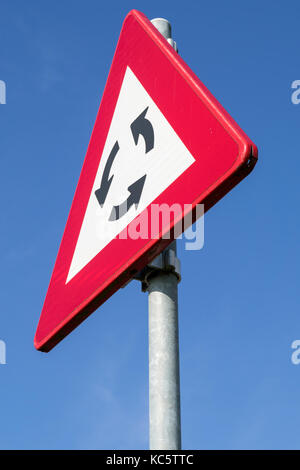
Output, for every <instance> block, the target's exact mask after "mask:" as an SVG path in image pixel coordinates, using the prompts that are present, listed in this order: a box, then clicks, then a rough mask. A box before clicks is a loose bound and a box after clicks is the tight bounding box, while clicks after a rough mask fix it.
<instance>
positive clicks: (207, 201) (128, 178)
mask: <svg viewBox="0 0 300 470" xmlns="http://www.w3.org/2000/svg"><path fill="white" fill-rule="evenodd" d="M256 161H257V149H256V146H255V145H254V144H253V142H252V141H251V140H250V139H249V137H247V135H246V134H245V133H244V132H243V131H242V130H241V129H240V127H239V126H238V125H237V124H236V122H235V121H234V120H233V119H232V118H231V116H230V115H229V114H228V113H227V112H226V111H225V110H224V108H223V107H222V106H221V105H220V103H219V102H218V101H217V100H216V99H215V98H214V97H213V96H212V94H211V93H210V92H209V91H208V89H207V88H206V87H205V86H204V85H203V83H202V82H201V81H200V80H199V79H198V78H197V76H196V75H195V74H194V73H193V72H192V70H191V69H190V68H189V67H188V65H187V64H186V63H185V62H184V61H183V60H182V58H181V57H180V56H179V55H178V54H177V46H176V43H175V41H174V40H173V39H172V37H171V26H170V24H169V22H168V21H167V20H164V19H162V18H158V19H154V20H152V23H151V22H150V21H149V20H148V19H147V18H146V17H145V15H143V14H142V13H140V12H138V11H136V10H132V11H131V12H129V14H128V15H127V17H126V18H125V21H124V23H123V26H122V30H121V34H120V38H119V41H118V45H117V48H116V51H115V55H114V59H113V62H112V65H111V69H110V72H109V76H108V79H107V83H106V86H105V89H104V93H103V97H102V100H101V104H100V107H99V112H98V115H97V118H96V122H95V125H94V129H93V132H92V136H91V139H90V143H89V146H88V150H87V153H86V157H85V160H84V163H83V167H82V171H81V174H80V178H79V181H78V185H77V188H76V192H75V196H74V199H73V203H72V207H71V210H70V214H69V217H68V220H67V224H66V227H65V231H64V234H63V237H62V241H61V245H60V248H59V251H58V255H57V259H56V262H55V266H54V269H53V273H52V276H51V280H50V284H49V287H48V291H47V295H46V298H45V302H44V305H43V309H42V313H41V316H40V321H39V324H38V327H37V331H36V334H35V339H34V344H35V347H36V348H37V349H38V350H40V351H44V352H48V351H50V350H51V349H52V348H53V347H55V346H56V344H57V343H59V342H60V341H61V340H62V339H63V338H64V337H66V336H67V335H68V334H69V333H70V332H71V331H72V330H73V329H74V328H76V327H77V326H78V325H79V324H80V323H81V322H82V321H84V320H85V319H86V318H87V317H88V316H89V315H90V314H91V313H92V312H94V311H95V310H96V309H97V308H98V307H99V306H100V305H101V304H103V303H104V302H105V301H106V300H107V299H108V298H109V297H110V296H111V295H113V294H114V293H115V292H116V291H117V290H118V289H120V288H121V287H124V286H125V285H126V284H127V283H128V282H129V281H130V280H132V279H138V280H140V281H141V282H142V289H143V291H144V292H148V294H149V296H148V302H149V416H150V448H151V449H166V450H172V449H174V450H177V449H180V448H181V426H180V383H179V342H178V292H177V285H178V282H179V281H180V263H179V260H178V258H177V254H176V241H174V239H175V238H176V236H178V235H180V234H181V233H182V232H183V231H185V230H186V229H187V228H188V226H190V225H191V224H192V223H193V222H195V221H196V220H197V218H198V217H200V216H201V215H202V212H198V211H197V208H198V207H199V204H201V205H204V210H205V211H207V210H209V209H210V208H211V207H212V206H213V205H214V204H215V203H216V202H217V201H218V200H220V199H221V198H222V197H223V196H224V195H225V194H226V193H227V192H228V191H230V190H231V189H232V188H233V187H234V186H235V185H236V184H238V183H239V182H240V181H241V180H242V179H243V178H244V177H246V176H247V175H248V174H249V173H250V172H251V170H252V169H253V168H254V165H255V163H256ZM174 205H175V206H176V208H177V211H173V212H172V211H171V208H172V207H174ZM157 207H158V208H166V207H167V208H169V209H170V213H169V218H168V220H167V221H166V220H164V218H162V220H161V219H160V218H159V217H158V218H157V214H156V212H155V210H153V209H156V208H157ZM155 214H156V215H155ZM143 224H144V225H143ZM141 225H143V226H144V228H145V227H146V231H147V236H137V226H141ZM149 230H150V231H149ZM132 234H134V236H131V235H132ZM143 235H145V234H143Z"/></svg>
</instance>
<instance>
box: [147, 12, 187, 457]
mask: <svg viewBox="0 0 300 470" xmlns="http://www.w3.org/2000/svg"><path fill="white" fill-rule="evenodd" d="M151 23H152V24H153V25H154V26H155V27H156V28H157V29H158V31H159V32H160V33H161V34H162V35H163V36H164V37H165V38H166V39H167V41H168V42H169V43H170V44H171V46H172V47H173V48H174V49H175V51H177V46H176V43H175V42H174V41H173V39H172V35H171V25H170V23H169V22H168V21H167V20H165V19H163V18H156V19H153V20H152V21H151ZM176 252H177V250H176V240H175V241H174V242H173V243H172V244H171V246H170V247H169V248H167V249H166V250H165V251H164V252H163V253H162V254H161V255H160V257H159V258H158V260H157V264H158V266H156V268H154V270H153V272H151V271H152V270H151V265H150V266H149V269H150V274H149V273H148V279H147V284H148V286H147V291H148V292H149V299H148V303H149V306H148V309H149V431H150V432H149V436H150V449H174V450H176V449H181V422H180V375H179V337H178V287H177V284H178V282H179V280H180V263H179V260H178V259H177V256H176V254H177V253H176ZM152 266H153V265H152Z"/></svg>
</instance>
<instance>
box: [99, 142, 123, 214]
mask: <svg viewBox="0 0 300 470" xmlns="http://www.w3.org/2000/svg"><path fill="white" fill-rule="evenodd" d="M119 149H120V147H119V143H118V141H116V143H115V145H114V146H113V148H112V149H111V152H110V154H109V157H108V159H107V162H106V165H105V168H104V171H103V175H102V179H101V185H100V188H99V189H97V190H96V191H95V196H96V198H97V200H98V202H99V204H100V206H103V204H104V203H105V199H106V196H107V193H108V191H109V188H110V185H111V182H112V180H113V177H114V175H112V176H111V177H110V178H109V179H108V177H109V173H110V170H111V167H112V164H113V162H114V159H115V156H116V155H117V153H118V151H119Z"/></svg>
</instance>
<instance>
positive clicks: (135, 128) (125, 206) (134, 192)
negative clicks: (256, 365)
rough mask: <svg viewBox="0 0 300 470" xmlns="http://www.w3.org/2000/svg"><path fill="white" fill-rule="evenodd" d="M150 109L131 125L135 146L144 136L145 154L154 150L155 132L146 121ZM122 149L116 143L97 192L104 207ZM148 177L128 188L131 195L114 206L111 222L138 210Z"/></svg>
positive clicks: (110, 217) (147, 120)
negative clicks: (114, 165) (113, 167)
mask: <svg viewBox="0 0 300 470" xmlns="http://www.w3.org/2000/svg"><path fill="white" fill-rule="evenodd" d="M147 111H148V107H147V108H146V109H144V111H143V112H142V113H141V114H140V115H139V116H138V117H137V118H136V119H135V120H134V121H133V122H132V123H131V124H130V129H131V133H132V136H133V139H134V143H135V145H137V144H138V140H139V136H140V135H142V136H143V138H144V141H145V153H148V152H150V150H152V149H153V148H154V130H153V126H152V124H151V122H150V121H149V119H146V117H145V116H146V113H147ZM119 149H120V146H119V143H118V141H116V142H115V144H114V146H113V148H112V150H111V152H110V154H109V157H108V159H107V162H106V165H105V168H104V172H103V175H102V179H101V185H100V188H99V189H97V190H96V191H95V196H96V198H97V200H98V202H99V204H100V206H101V207H102V206H103V204H104V203H105V200H106V197H107V194H108V191H109V188H110V186H111V183H112V180H113V177H114V175H112V176H111V177H110V178H109V174H110V170H111V167H112V164H113V162H114V159H115V157H116V155H117V153H118V151H119ZM146 176H147V175H144V176H142V177H141V178H139V179H138V180H137V181H135V182H134V183H133V184H131V185H130V186H128V188H127V189H128V191H129V192H130V195H129V196H128V198H127V199H126V200H125V201H124V202H122V203H121V204H119V205H118V206H113V208H112V211H111V214H110V216H109V219H108V220H109V221H114V220H118V219H120V218H121V217H122V216H123V215H125V214H126V213H127V212H128V211H129V209H130V208H131V206H133V205H135V207H136V209H137V207H138V204H139V202H140V199H141V195H142V191H143V188H144V184H145V180H146Z"/></svg>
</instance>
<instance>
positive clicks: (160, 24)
mask: <svg viewBox="0 0 300 470" xmlns="http://www.w3.org/2000/svg"><path fill="white" fill-rule="evenodd" d="M151 23H152V24H153V26H155V28H156V29H158V31H159V32H160V34H162V35H163V36H164V37H165V38H166V39H170V38H171V37H172V30H171V24H170V23H169V21H168V20H165V19H164V18H154V19H153V20H151Z"/></svg>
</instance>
